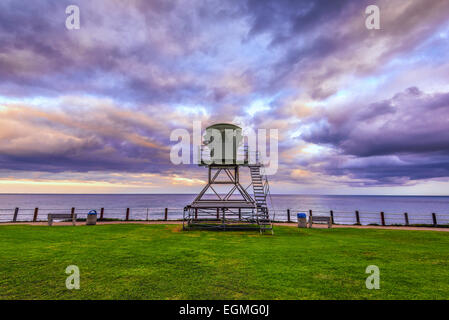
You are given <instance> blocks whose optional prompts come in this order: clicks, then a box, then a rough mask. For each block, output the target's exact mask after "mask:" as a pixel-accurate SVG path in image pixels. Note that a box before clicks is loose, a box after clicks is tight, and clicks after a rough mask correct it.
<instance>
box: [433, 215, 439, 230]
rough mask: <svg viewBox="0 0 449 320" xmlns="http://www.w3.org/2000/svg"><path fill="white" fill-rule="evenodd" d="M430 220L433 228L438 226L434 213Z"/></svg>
mask: <svg viewBox="0 0 449 320" xmlns="http://www.w3.org/2000/svg"><path fill="white" fill-rule="evenodd" d="M432 220H433V226H434V227H436V226H437V225H438V223H437V215H436V214H435V212H433V213H432Z"/></svg>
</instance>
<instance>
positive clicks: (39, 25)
mask: <svg viewBox="0 0 449 320" xmlns="http://www.w3.org/2000/svg"><path fill="white" fill-rule="evenodd" d="M377 3H378V4H379V6H380V8H381V17H382V20H381V21H382V30H380V31H379V32H377V31H368V30H367V29H366V28H365V27H364V19H365V13H364V11H365V7H366V6H367V5H368V4H372V3H371V2H370V1H365V0H363V1H349V0H348V1H343V0H333V1H325V0H318V1H305V0H304V1H303V0H279V1H258V0H246V1H215V0H211V1H195V0H192V1H189V2H185V1H165V0H155V1H144V0H132V1H126V2H123V1H118V0H115V1H81V0H79V1H71V0H70V1H69V0H53V1H51V0H47V1H28V2H24V1H9V0H8V1H5V0H4V1H1V2H0V98H2V99H3V98H4V101H6V102H5V108H6V109H1V108H2V106H1V105H0V113H1V115H2V118H1V119H0V124H1V126H0V169H5V170H19V171H20V170H28V171H48V172H63V171H64V172H65V171H78V172H89V171H100V170H103V171H104V170H110V171H128V172H157V173H161V174H168V173H173V172H179V171H180V170H181V169H180V168H179V167H174V166H172V165H171V164H170V162H169V145H170V142H169V141H168V137H169V135H170V131H171V130H172V129H174V128H187V129H190V125H191V121H192V120H198V119H200V118H201V120H203V121H204V122H207V124H210V123H212V122H224V121H228V122H232V121H235V120H236V119H238V120H239V121H241V122H242V123H244V124H248V125H251V126H252V127H253V128H278V129H279V131H280V134H281V140H280V151H281V152H287V151H289V150H291V149H294V148H295V147H296V148H298V149H299V148H302V147H304V144H305V143H314V144H318V145H326V146H328V147H329V148H330V149H332V150H333V151H334V152H332V153H331V154H326V155H317V156H313V157H305V156H304V157H302V156H298V157H297V159H295V161H296V163H298V164H300V165H301V166H303V167H304V168H306V169H310V170H311V171H316V172H319V173H323V174H328V175H332V176H334V175H335V176H350V177H353V178H354V182H353V183H354V184H365V185H370V184H374V185H375V184H376V183H380V184H402V183H405V182H407V181H409V180H414V179H426V178H434V177H445V176H446V177H447V176H449V173H448V172H447V171H448V167H447V162H448V159H447V158H448V151H447V150H449V145H448V141H449V136H448V131H449V130H447V128H448V127H449V125H448V123H447V120H446V119H448V117H449V114H448V104H447V102H448V94H447V93H440V94H428V93H425V92H424V91H426V90H425V89H422V90H423V92H422V91H421V90H419V89H417V88H410V89H408V90H406V91H404V92H401V93H399V94H397V95H395V96H391V97H390V98H389V99H384V98H385V96H384V97H383V98H380V99H377V100H379V101H373V100H372V99H371V100H369V101H368V102H364V103H363V104H360V103H359V102H356V101H353V102H349V103H348V105H347V106H346V107H342V108H340V107H332V106H326V108H323V109H320V108H316V109H314V110H312V111H310V114H308V113H307V112H305V113H302V112H300V110H298V109H299V108H302V106H301V103H302V101H307V100H312V101H313V102H323V101H324V100H325V99H326V98H328V97H330V96H332V95H333V94H335V93H336V92H338V91H339V90H341V89H342V88H344V89H346V90H347V91H349V94H351V82H350V81H353V82H356V81H358V80H359V79H360V78H363V77H365V76H371V77H374V78H377V77H380V76H383V75H386V76H388V75H389V74H388V73H389V71H388V70H385V69H386V68H387V66H388V63H389V62H391V61H392V60H393V59H396V58H397V59H399V60H401V57H402V56H403V55H404V54H407V53H409V52H410V51H413V50H414V49H415V48H416V47H417V46H419V45H420V44H422V43H423V42H424V41H425V40H426V39H428V38H429V37H430V36H432V35H433V34H434V33H435V32H436V30H437V29H438V28H439V27H440V26H441V25H442V24H443V23H444V22H445V21H446V20H447V12H449V11H448V10H449V2H448V1H443V0H432V1H427V0H426V1H424V0H416V1H410V2H407V3H405V2H402V1H398V2H395V1H386V0H380V1H378V2H377ZM71 4H75V5H78V6H79V7H80V9H81V29H80V30H77V31H68V30H67V29H66V28H65V19H66V14H65V8H66V6H68V5H71ZM427 54H428V53H426V52H425V51H424V52H423V53H420V55H419V56H426V55H427ZM443 55H444V52H443ZM439 59H441V57H439ZM357 77H359V78H357ZM348 79H349V80H348ZM412 85H415V83H410V84H408V85H407V86H412ZM398 87H400V86H398ZM402 89H403V87H401V88H400V89H397V91H402ZM378 90H381V89H378ZM295 98H298V100H300V102H299V103H298V104H293V106H292V105H290V101H291V100H295ZM102 99H107V100H108V102H106V103H103V102H98V101H101V100H102ZM33 100H43V102H41V103H39V102H33ZM11 101H13V102H11ZM17 101H19V103H17ZM29 101H32V103H29ZM55 101H56V102H55ZM255 101H256V102H260V101H262V102H261V103H266V106H268V107H269V110H265V111H257V112H255V114H251V113H248V112H247V110H248V107H249V106H252V105H253V102H255ZM52 104H57V106H54V105H52ZM103 104H104V105H103ZM180 110H181V111H180ZM203 113H207V115H204V114H203ZM298 123H299V124H298ZM296 126H297V127H300V128H301V129H304V130H302V135H301V136H300V137H299V138H295V139H293V138H290V136H289V134H290V131H293V130H295V129H297V128H296ZM18 127H20V128H21V130H17V128H18ZM301 139H302V140H301ZM280 160H281V164H280V167H281V168H282V170H283V171H282V172H280V174H279V176H280V177H281V178H282V179H286V180H288V179H289V176H290V171H289V170H290V169H291V168H289V166H288V165H286V163H288V161H290V160H287V159H282V158H281V159H280ZM295 161H293V162H295ZM360 180H363V181H360ZM347 183H351V182H347Z"/></svg>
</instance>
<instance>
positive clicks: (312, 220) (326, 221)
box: [309, 216, 332, 228]
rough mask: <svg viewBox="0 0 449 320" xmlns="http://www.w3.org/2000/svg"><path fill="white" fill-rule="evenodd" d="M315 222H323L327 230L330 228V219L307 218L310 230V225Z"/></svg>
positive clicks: (319, 217)
mask: <svg viewBox="0 0 449 320" xmlns="http://www.w3.org/2000/svg"><path fill="white" fill-rule="evenodd" d="M315 222H318V223H320V222H325V223H327V227H328V228H332V219H331V217H321V216H309V228H312V224H313V223H315Z"/></svg>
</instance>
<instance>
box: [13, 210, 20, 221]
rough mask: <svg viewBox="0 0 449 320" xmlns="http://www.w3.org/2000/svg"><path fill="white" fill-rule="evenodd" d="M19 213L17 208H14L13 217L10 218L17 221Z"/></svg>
mask: <svg viewBox="0 0 449 320" xmlns="http://www.w3.org/2000/svg"><path fill="white" fill-rule="evenodd" d="M18 214H19V208H15V209H14V217H13V218H12V221H13V222H16V221H17V215H18Z"/></svg>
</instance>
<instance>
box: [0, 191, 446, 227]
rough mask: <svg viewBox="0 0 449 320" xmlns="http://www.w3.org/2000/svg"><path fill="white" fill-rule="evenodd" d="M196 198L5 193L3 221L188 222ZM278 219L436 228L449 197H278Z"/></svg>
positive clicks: (0, 197)
mask: <svg viewBox="0 0 449 320" xmlns="http://www.w3.org/2000/svg"><path fill="white" fill-rule="evenodd" d="M194 198H195V195H194V194H0V221H2V222H5V221H11V220H12V217H13V215H14V208H16V207H17V208H19V211H18V213H19V214H18V217H17V220H18V221H29V220H31V219H32V217H33V214H34V210H35V209H34V208H39V210H38V220H46V216H47V214H48V213H50V212H51V213H70V210H71V208H72V207H74V208H75V212H76V213H77V214H78V216H79V217H85V216H86V215H87V213H88V212H89V211H90V210H92V209H95V210H97V212H100V208H104V217H105V218H117V219H124V218H125V214H126V209H127V208H130V215H129V219H131V220H146V219H150V220H155V219H163V218H164V212H165V208H168V219H169V220H176V219H182V214H183V208H184V206H186V205H188V204H190V203H191V202H192V200H193V199H194ZM270 208H271V210H270V212H271V214H272V217H273V218H274V219H275V220H278V221H286V220H287V219H288V216H287V209H290V214H291V220H293V221H295V220H296V214H297V213H299V212H306V213H308V212H309V210H312V214H314V215H329V213H330V210H333V213H334V220H335V222H336V223H342V224H344V223H348V224H353V223H355V222H356V215H355V211H356V210H358V211H359V216H360V222H361V224H381V216H380V212H384V217H385V223H386V224H404V223H405V216H404V213H405V212H407V213H408V218H409V223H410V224H431V223H432V222H433V220H432V213H435V214H436V218H437V220H438V224H448V223H449V197H443V196H349V195H348V196H343V195H279V194H276V195H272V205H271V206H270Z"/></svg>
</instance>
